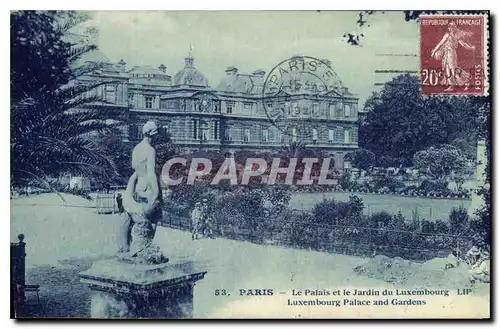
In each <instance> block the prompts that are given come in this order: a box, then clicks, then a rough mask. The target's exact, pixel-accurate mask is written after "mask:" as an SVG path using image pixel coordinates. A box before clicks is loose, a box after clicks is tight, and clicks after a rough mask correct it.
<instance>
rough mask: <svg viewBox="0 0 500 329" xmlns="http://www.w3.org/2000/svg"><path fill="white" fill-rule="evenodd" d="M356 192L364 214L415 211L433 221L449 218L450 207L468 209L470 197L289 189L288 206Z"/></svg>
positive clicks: (302, 207) (300, 206)
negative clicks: (439, 197) (290, 191)
mask: <svg viewBox="0 0 500 329" xmlns="http://www.w3.org/2000/svg"><path fill="white" fill-rule="evenodd" d="M353 194H354V195H357V196H359V197H361V198H362V199H363V203H364V204H365V209H364V213H365V214H366V215H370V214H373V213H375V212H380V211H384V210H385V211H387V212H388V213H393V214H397V213H398V211H401V214H402V215H403V216H404V217H405V218H406V219H411V218H412V216H413V212H414V211H417V212H418V215H419V217H420V219H426V220H430V221H434V220H437V219H441V220H445V221H447V220H448V216H449V214H450V211H451V209H453V207H456V208H458V207H460V206H463V207H464V208H465V209H468V208H469V206H470V205H471V201H470V200H454V199H453V200H449V199H434V198H422V197H409V196H396V195H389V194H368V193H357V192H352V193H351V192H325V193H304V192H295V193H292V197H291V199H290V203H289V207H290V208H291V209H297V210H306V211H309V210H312V209H313V208H314V205H315V204H317V203H318V202H321V201H322V200H323V199H324V198H327V199H331V198H333V199H335V200H336V201H348V200H349V196H350V195H353Z"/></svg>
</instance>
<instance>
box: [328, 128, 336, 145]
mask: <svg viewBox="0 0 500 329" xmlns="http://www.w3.org/2000/svg"><path fill="white" fill-rule="evenodd" d="M334 137H335V135H334V130H333V129H330V130H328V143H333V141H334V139H335V138H334Z"/></svg>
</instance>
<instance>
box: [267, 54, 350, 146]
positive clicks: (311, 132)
mask: <svg viewBox="0 0 500 329" xmlns="http://www.w3.org/2000/svg"><path fill="white" fill-rule="evenodd" d="M342 92H343V86H342V83H341V81H340V79H339V77H338V76H337V74H336V73H335V71H333V69H332V68H331V66H330V62H329V61H327V60H320V59H317V58H314V57H310V56H302V55H298V56H294V57H292V58H289V59H286V60H284V61H282V62H280V63H279V64H277V65H276V66H274V67H273V69H272V70H271V71H270V72H269V74H268V75H267V76H266V79H265V81H264V84H263V87H262V101H263V105H264V109H265V112H266V115H267V117H268V118H269V120H270V122H271V123H272V124H273V125H274V126H276V127H277V128H278V129H279V130H280V131H282V132H283V133H285V134H288V135H291V136H294V137H300V138H310V137H313V138H314V137H315V135H317V134H318V133H320V132H321V131H323V130H326V129H328V127H327V125H325V124H324V122H325V120H327V119H328V118H329V113H330V106H337V105H336V104H335V102H334V101H333V97H332V96H335V95H337V96H339V95H342Z"/></svg>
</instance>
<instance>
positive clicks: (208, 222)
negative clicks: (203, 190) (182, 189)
mask: <svg viewBox="0 0 500 329" xmlns="http://www.w3.org/2000/svg"><path fill="white" fill-rule="evenodd" d="M202 219H203V221H202V222H203V235H204V236H206V237H208V238H210V239H215V237H214V231H213V228H212V227H213V219H212V216H210V212H209V209H208V200H207V199H203V202H202Z"/></svg>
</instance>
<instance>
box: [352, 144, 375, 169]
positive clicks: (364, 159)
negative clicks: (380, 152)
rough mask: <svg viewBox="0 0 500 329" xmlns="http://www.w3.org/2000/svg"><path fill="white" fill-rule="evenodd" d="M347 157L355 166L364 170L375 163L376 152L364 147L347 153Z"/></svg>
mask: <svg viewBox="0 0 500 329" xmlns="http://www.w3.org/2000/svg"><path fill="white" fill-rule="evenodd" d="M346 159H349V160H351V161H352V164H353V165H354V167H356V168H359V169H363V170H368V169H369V168H370V167H373V166H374V165H375V153H373V152H372V151H370V150H367V149H363V148H360V149H357V150H356V151H354V152H351V153H349V154H347V155H346Z"/></svg>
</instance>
